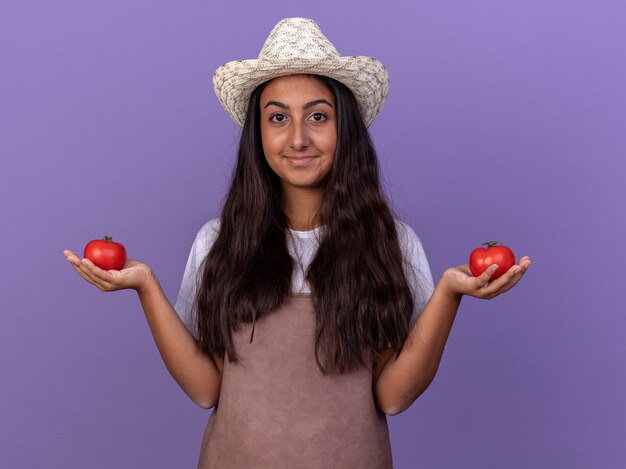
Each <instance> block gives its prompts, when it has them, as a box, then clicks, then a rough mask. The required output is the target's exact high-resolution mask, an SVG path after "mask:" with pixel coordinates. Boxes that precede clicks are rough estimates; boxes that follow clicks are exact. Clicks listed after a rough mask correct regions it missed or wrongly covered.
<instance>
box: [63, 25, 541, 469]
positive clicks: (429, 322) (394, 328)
mask: <svg viewBox="0 0 626 469" xmlns="http://www.w3.org/2000/svg"><path fill="white" fill-rule="evenodd" d="M387 83H388V80H387V72H386V70H385V69H384V67H383V66H382V64H380V63H379V62H377V61H375V60H374V59H371V58H368V57H342V56H340V55H339V54H338V53H337V51H336V50H335V48H334V47H333V46H332V44H331V43H330V42H329V41H328V39H326V37H324V35H323V34H322V33H321V31H320V30H319V28H318V26H317V25H316V24H315V22H313V21H311V20H307V19H304V18H290V19H286V20H283V21H281V22H279V23H278V25H277V26H276V27H275V28H274V30H273V31H272V32H271V34H270V36H269V37H268V39H267V41H266V43H265V45H264V46H263V49H262V50H261V54H260V55H259V58H258V59H256V60H248V61H236V62H230V63H228V64H225V65H224V66H222V67H220V68H219V69H218V71H217V72H216V75H215V76H214V86H215V91H216V93H217V95H218V97H219V99H220V101H221V102H222V104H223V106H224V108H225V109H226V111H227V112H228V113H229V114H230V115H231V116H232V117H233V119H234V120H235V121H236V122H237V123H238V124H240V125H241V126H242V127H243V129H242V134H241V141H240V146H239V152H238V159H237V162H236V165H235V169H234V173H233V178H232V181H231V186H230V189H229V192H228V195H227V198H226V201H225V204H224V207H223V210H222V213H221V216H220V217H219V218H216V219H214V220H211V221H209V222H208V223H207V224H206V225H204V226H203V227H202V229H201V230H200V231H199V233H198V235H197V237H196V239H195V241H194V243H193V246H192V249H191V253H190V256H189V259H188V262H187V266H186V269H185V274H184V277H183V282H182V285H181V288H180V292H179V295H178V298H177V301H176V305H175V307H172V305H171V304H170V302H169V301H168V299H167V298H166V297H165V295H164V293H163V291H162V289H161V288H160V286H159V281H158V279H157V277H156V275H155V273H154V272H153V271H152V270H151V269H150V268H149V267H148V266H147V265H146V264H143V263H140V262H138V261H136V260H132V259H129V260H128V262H127V264H126V265H125V266H124V268H123V269H122V270H121V271H103V270H101V269H99V268H97V267H95V266H94V265H93V264H92V263H91V262H90V261H89V260H87V259H82V260H81V259H79V258H78V257H77V256H76V254H74V253H73V252H71V251H69V250H66V251H64V254H65V255H66V257H67V259H68V261H70V262H71V263H72V265H73V267H74V268H75V269H76V271H77V272H78V273H79V274H80V275H81V276H82V277H83V278H84V279H86V280H87V281H89V282H91V283H93V284H94V285H96V286H97V287H98V288H100V289H101V290H103V291H112V290H119V289H124V288H133V289H135V290H137V292H138V294H139V299H140V301H141V304H142V306H143V309H144V312H145V315H146V318H147V321H148V324H149V326H150V329H151V331H152V334H153V336H154V339H155V342H156V344H157V347H158V349H159V351H160V353H161V356H162V357H163V360H164V362H165V365H166V366H167V368H168V370H169V371H170V373H171V374H172V376H173V377H174V379H175V380H176V381H177V382H178V384H179V385H180V386H181V388H182V389H183V390H184V391H185V392H186V393H187V394H188V395H189V397H190V398H191V399H193V401H194V402H196V403H197V404H198V405H200V406H201V407H204V408H211V407H213V408H214V409H213V412H212V414H211V417H210V418H209V422H208V425H207V428H206V431H205V434H204V438H203V441H202V444H201V451H200V458H199V463H198V467H201V468H248V467H259V468H265V467H271V468H283V467H284V468H294V467H298V468H319V467H338V468H372V469H379V468H390V467H392V458H391V446H390V442H389V434H388V430H387V421H386V415H394V414H397V413H399V412H402V411H404V410H405V409H407V408H408V407H409V406H410V405H411V404H412V403H413V401H414V400H415V399H416V398H417V397H419V395H420V394H421V393H422V392H424V390H425V389H426V388H427V387H428V386H429V384H430V383H431V381H432V380H433V378H434V376H435V373H436V371H437V368H438V366H439V362H440V360H441V356H442V353H443V350H444V346H445V343H446V340H447V338H448V335H449V332H450V329H451V327H452V323H453V321H454V317H455V315H456V312H457V310H458V307H459V304H460V301H461V298H462V296H463V295H471V296H474V297H477V298H494V297H495V296H497V295H499V294H501V293H503V292H505V291H507V290H509V289H510V288H512V287H513V286H514V285H515V284H516V283H517V282H518V281H519V280H520V279H521V277H522V276H523V275H524V273H525V271H526V270H527V269H528V267H529V265H530V259H529V258H528V257H523V258H522V259H521V260H520V264H519V265H517V266H514V267H512V268H511V269H509V271H508V272H507V273H506V274H505V275H503V276H502V277H500V278H498V279H497V280H494V281H493V282H490V281H489V280H490V276H491V274H492V273H493V272H494V271H495V269H493V268H492V269H491V270H488V271H486V272H485V273H483V274H482V275H481V276H479V277H473V276H472V275H471V273H470V271H469V268H468V266H467V265H462V266H458V267H453V268H449V269H447V270H446V271H445V272H444V274H443V276H442V278H441V279H440V281H439V282H438V283H437V286H436V287H434V285H433V281H432V277H431V273H430V269H429V267H428V262H427V260H426V256H425V253H424V250H423V248H422V245H421V243H420V240H419V237H418V236H417V235H416V234H415V232H414V231H413V230H412V229H411V228H410V227H409V226H408V225H406V224H405V223H403V222H401V221H400V220H397V219H395V218H394V217H393V215H392V212H391V210H390V208H389V207H388V204H387V202H386V201H385V198H384V195H383V193H382V190H381V187H380V181H379V170H378V162H377V158H376V154H375V151H374V148H373V145H372V143H371V141H370V138H369V134H368V131H367V127H368V126H369V124H371V122H372V121H373V120H374V118H375V117H376V115H377V114H378V111H379V110H380V108H381V106H382V104H383V102H384V100H385V97H386V94H387V86H388V85H387Z"/></svg>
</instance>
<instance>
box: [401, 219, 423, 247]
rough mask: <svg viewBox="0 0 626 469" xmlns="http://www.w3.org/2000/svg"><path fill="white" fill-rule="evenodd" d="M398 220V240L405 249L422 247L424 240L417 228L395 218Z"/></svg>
mask: <svg viewBox="0 0 626 469" xmlns="http://www.w3.org/2000/svg"><path fill="white" fill-rule="evenodd" d="M394 221H395V222H396V232H397V233H398V241H400V246H401V247H402V248H403V249H406V250H411V249H415V248H418V249H421V248H422V241H421V239H420V237H419V236H418V235H417V233H416V232H415V230H413V228H411V226H409V225H408V224H407V223H405V222H403V221H402V220H398V219H397V218H396V219H394Z"/></svg>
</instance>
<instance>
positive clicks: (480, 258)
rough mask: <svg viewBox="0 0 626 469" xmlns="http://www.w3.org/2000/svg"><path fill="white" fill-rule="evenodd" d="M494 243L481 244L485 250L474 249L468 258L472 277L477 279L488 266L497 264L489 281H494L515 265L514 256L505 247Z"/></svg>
mask: <svg viewBox="0 0 626 469" xmlns="http://www.w3.org/2000/svg"><path fill="white" fill-rule="evenodd" d="M497 244H498V243H497V242H496V241H489V242H488V243H483V244H482V246H487V247H486V248H476V249H474V250H473V251H472V252H471V254H470V256H469V268H470V270H471V271H472V275H474V277H478V276H479V275H480V274H482V273H483V272H484V271H485V270H487V269H488V268H489V266H490V265H493V264H498V270H496V271H495V272H494V273H493V275H492V276H491V279H490V280H495V279H497V278H498V277H500V276H501V275H502V274H504V273H505V272H506V271H507V270H509V269H510V268H511V267H513V266H514V265H515V254H513V251H511V249H510V248H508V247H506V246H502V245H500V246H498V245H497Z"/></svg>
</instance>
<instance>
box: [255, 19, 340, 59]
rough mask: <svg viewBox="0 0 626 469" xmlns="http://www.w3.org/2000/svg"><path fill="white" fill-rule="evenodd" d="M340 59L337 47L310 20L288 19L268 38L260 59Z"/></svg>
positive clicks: (281, 22)
mask: <svg viewBox="0 0 626 469" xmlns="http://www.w3.org/2000/svg"><path fill="white" fill-rule="evenodd" d="M334 57H339V52H337V49H335V46H333V45H332V44H331V42H330V41H329V40H328V39H327V38H326V36H324V35H323V34H322V31H321V30H320V27H319V26H318V25H317V23H316V22H315V21H313V20H311V19H308V18H286V19H284V20H282V21H280V22H279V23H278V24H277V25H276V26H275V27H274V29H272V32H271V33H270V35H269V36H268V37H267V39H266V41H265V44H263V47H262V49H261V52H260V53H259V59H260V60H263V59H291V58H293V59H324V58H334Z"/></svg>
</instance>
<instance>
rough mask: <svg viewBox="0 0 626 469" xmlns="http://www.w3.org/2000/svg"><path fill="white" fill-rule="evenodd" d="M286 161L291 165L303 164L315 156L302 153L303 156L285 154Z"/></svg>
mask: <svg viewBox="0 0 626 469" xmlns="http://www.w3.org/2000/svg"><path fill="white" fill-rule="evenodd" d="M285 158H287V161H288V162H289V163H290V164H292V165H293V166H304V165H306V164H308V163H309V162H311V161H313V160H314V159H315V156H309V155H303V156H285Z"/></svg>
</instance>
